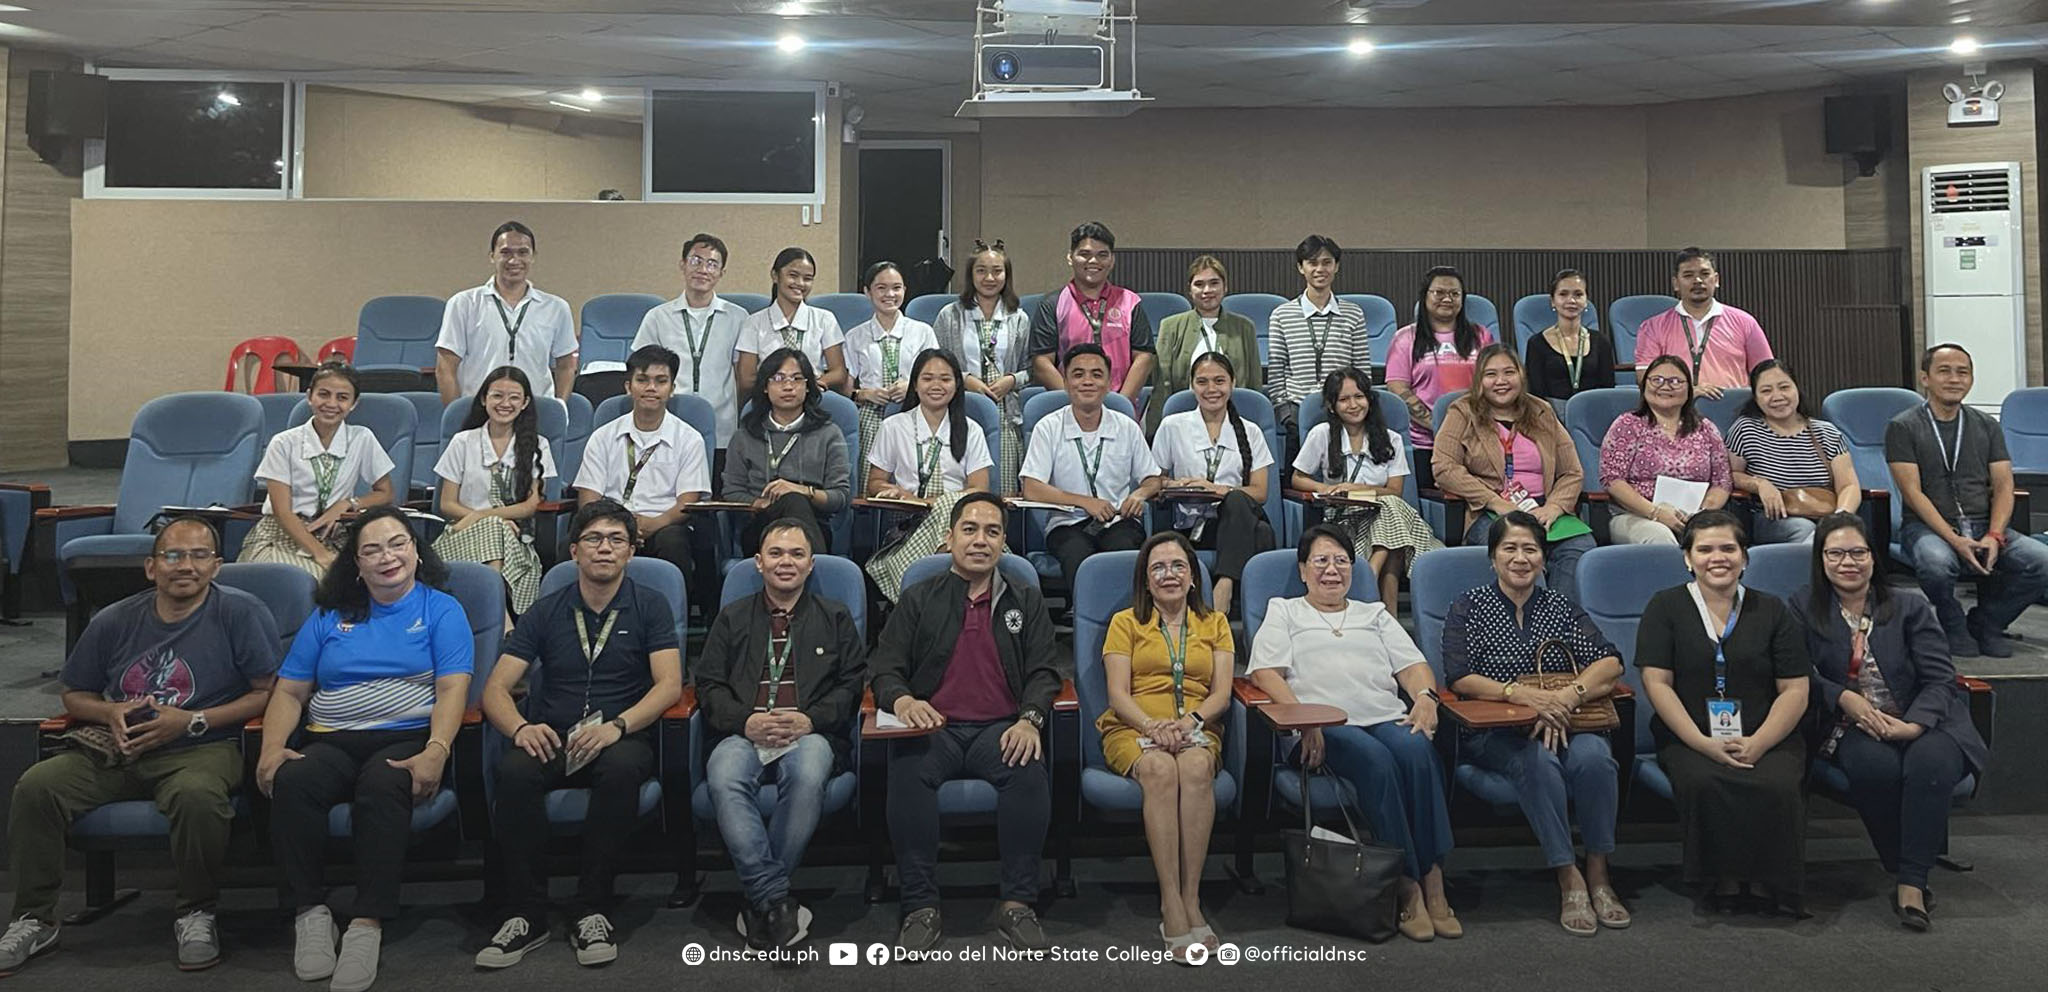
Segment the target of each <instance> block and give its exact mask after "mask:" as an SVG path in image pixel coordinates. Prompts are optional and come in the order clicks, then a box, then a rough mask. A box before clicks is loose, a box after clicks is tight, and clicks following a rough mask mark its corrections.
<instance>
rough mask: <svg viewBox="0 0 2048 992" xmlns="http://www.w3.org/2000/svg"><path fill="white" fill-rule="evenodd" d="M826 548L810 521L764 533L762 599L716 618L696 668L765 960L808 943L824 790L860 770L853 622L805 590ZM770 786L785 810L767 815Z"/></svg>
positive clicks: (724, 809)
mask: <svg viewBox="0 0 2048 992" xmlns="http://www.w3.org/2000/svg"><path fill="white" fill-rule="evenodd" d="M817 544H818V534H817V531H816V530H814V529H813V528H812V526H811V524H810V522H809V521H805V520H799V519H796V518H793V517H783V518H781V519H778V520H775V521H773V522H771V523H769V524H768V525H767V527H766V528H765V529H763V531H762V533H761V548H760V550H759V551H758V552H756V553H755V555H754V562H753V564H754V567H755V568H757V569H759V570H760V572H761V591H760V592H759V593H757V594H755V595H752V596H747V597H745V598H742V599H736V600H733V601H732V602H731V603H729V604H727V605H726V607H725V608H724V609H723V610H720V611H719V612H718V619H717V620H715V621H713V622H712V624H711V632H710V633H709V634H708V635H707V636H706V637H705V639H704V654H703V656H702V657H701V658H700V659H698V662H697V668H696V678H697V705H698V706H699V707H701V708H702V710H703V712H704V723H705V726H706V727H708V728H709V729H710V731H711V735H710V737H709V738H707V741H706V743H708V744H711V754H710V757H709V758H707V759H706V760H705V763H704V778H705V785H706V788H707V790H708V791H709V792H710V794H711V805H712V809H713V810H715V811H716V815H717V817H718V833H719V835H720V836H721V837H723V838H724V840H725V849H726V851H727V852H728V853H729V854H730V855H731V856H732V862H733V868H734V870H735V871H736V872H738V874H739V878H740V888H741V889H742V894H743V896H744V902H743V903H742V904H741V907H740V913H739V919H738V920H737V922H736V926H737V928H738V930H739V932H740V936H741V937H744V938H746V941H747V946H748V947H751V948H753V949H754V950H757V951H767V950H773V949H776V948H784V947H791V946H794V945H796V944H797V943H799V942H800V941H802V940H803V939H804V938H805V937H807V936H809V935H810V929H811V911H810V910H809V909H807V908H805V907H803V906H801V905H798V903H797V901H796V899H795V898H794V897H792V896H791V895H790V878H791V876H793V875H794V874H795V873H796V869H797V866H798V865H801V864H802V863H803V860H804V850H805V848H807V847H809V846H810V843H811V834H812V832H813V831H815V830H816V829H817V827H818V820H819V818H820V817H822V816H823V815H824V811H825V790H826V787H827V786H829V785H830V784H831V783H832V779H833V778H834V776H836V775H838V774H839V773H840V772H842V771H845V770H846V769H847V768H848V767H850V759H851V752H852V750H853V746H852V738H851V736H850V735H849V733H848V731H849V730H851V729H852V722H853V721H854V720H857V719H859V718H860V690H861V682H862V679H863V677H864V676H865V675H866V673H867V647H866V642H865V641H864V640H863V639H862V637H861V633H860V628H859V627H858V626H856V625H855V624H854V622H853V614H852V612H850V611H849V610H848V609H847V608H846V604H844V603H840V602H837V601H834V600H831V599H828V598H826V597H824V596H819V595H816V594H815V593H811V592H809V591H807V590H806V588H805V584H806V583H807V582H809V581H810V577H811V569H812V567H813V564H814V558H813V555H812V549H813V548H815V547H817ZM742 567H744V566H742ZM713 742H715V743H713ZM769 783H773V784H774V787H775V803H774V808H773V809H771V810H769V811H768V812H767V813H766V814H763V813H762V811H761V805H760V796H761V789H762V787H763V786H764V785H767V784H769Z"/></svg>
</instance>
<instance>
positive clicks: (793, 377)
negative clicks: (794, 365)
mask: <svg viewBox="0 0 2048 992" xmlns="http://www.w3.org/2000/svg"><path fill="white" fill-rule="evenodd" d="M768 381H769V382H772V383H774V384H776V385H778V386H786V385H789V384H790V383H805V382H809V381H811V377H810V376H807V375H805V374H803V373H802V372H777V373H775V374H774V375H771V376H769V377H768Z"/></svg>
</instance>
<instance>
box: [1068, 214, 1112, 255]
mask: <svg viewBox="0 0 2048 992" xmlns="http://www.w3.org/2000/svg"><path fill="white" fill-rule="evenodd" d="M1083 241H1100V242H1102V243H1103V245H1105V246H1106V247H1108V248H1109V250H1110V251H1115V250H1116V235H1115V234H1112V233H1110V230H1109V226H1108V225H1106V224H1104V223H1103V222H1101V221H1099V220H1091V221H1089V222H1087V223H1085V224H1082V225H1081V226H1079V227H1076V228H1074V233H1073V235H1072V236H1070V237H1069V238H1068V239H1067V250H1068V251H1073V250H1074V249H1076V248H1079V247H1081V242H1083Z"/></svg>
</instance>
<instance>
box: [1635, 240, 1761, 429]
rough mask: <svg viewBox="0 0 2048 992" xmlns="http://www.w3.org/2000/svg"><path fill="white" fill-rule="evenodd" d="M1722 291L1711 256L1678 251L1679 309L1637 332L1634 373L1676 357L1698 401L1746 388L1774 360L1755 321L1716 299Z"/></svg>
mask: <svg viewBox="0 0 2048 992" xmlns="http://www.w3.org/2000/svg"><path fill="white" fill-rule="evenodd" d="M1720 289H1721V273H1720V272H1719V271H1717V270H1716V269H1715V268H1714V256H1713V255H1711V254H1708V253H1707V251H1706V250H1705V249H1702V248H1686V249H1683V250H1681V251H1679V253H1678V266H1677V269H1676V271H1675V273H1674V274H1673V275H1672V277H1671V291H1672V292H1673V293H1674V294H1676V295H1677V296H1678V305H1677V306H1675V307H1672V308H1671V309H1669V310H1666V311H1664V312H1663V313H1660V314H1658V315H1656V316H1654V317H1651V318H1650V319H1649V320H1646V321H1643V324H1642V326H1641V327H1639V328H1637V329H1636V357H1635V361H1636V368H1639V369H1640V368H1647V367H1649V364H1650V363H1651V362H1653V361H1655V360H1656V359H1657V356H1659V355H1677V356H1678V357H1679V358H1683V359H1685V360H1686V361H1687V363H1688V364H1690V365H1691V367H1692V372H1693V376H1692V377H1693V381H1694V382H1696V383H1698V390H1699V394H1700V395H1701V396H1704V397H1706V398H1708V399H1720V398H1721V390H1724V389H1729V388H1734V387H1742V386H1748V385H1749V370H1750V369H1752V368H1755V367H1756V364H1757V363H1758V362H1761V361H1763V360H1764V359H1767V358H1773V357H1775V356H1773V355H1772V354H1771V343H1770V341H1769V340H1767V339H1765V337H1764V329H1763V326H1762V325H1760V324H1758V323H1757V322H1756V318H1755V317H1752V316H1750V315H1749V314H1748V313H1747V312H1746V311H1743V310H1738V309H1736V308H1735V307H1731V306H1729V305H1727V304H1725V303H1722V302H1721V301H1720V300H1717V299H1714V294H1715V293H1716V292H1719V291H1720Z"/></svg>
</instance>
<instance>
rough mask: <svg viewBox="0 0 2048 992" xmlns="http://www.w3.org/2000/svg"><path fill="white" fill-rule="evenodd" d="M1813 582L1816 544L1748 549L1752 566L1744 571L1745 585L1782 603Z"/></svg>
mask: <svg viewBox="0 0 2048 992" xmlns="http://www.w3.org/2000/svg"><path fill="white" fill-rule="evenodd" d="M1812 580H1813V545H1811V544H1808V543H1805V542H1801V543H1798V544H1759V545H1756V546H1754V547H1752V548H1750V549H1749V567H1748V568H1745V569H1743V571H1742V584H1743V585H1744V586H1746V587H1748V588H1750V589H1757V590H1761V591H1763V592H1767V593H1770V594H1771V595H1773V596H1776V597H1778V598H1779V599H1783V600H1790V599H1791V598H1792V594H1793V593H1795V592H1798V591H1799V590H1800V589H1802V588H1805V587H1806V586H1807V585H1808V584H1810V583H1811V582H1812Z"/></svg>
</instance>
